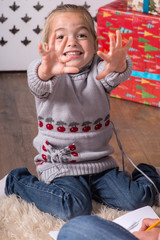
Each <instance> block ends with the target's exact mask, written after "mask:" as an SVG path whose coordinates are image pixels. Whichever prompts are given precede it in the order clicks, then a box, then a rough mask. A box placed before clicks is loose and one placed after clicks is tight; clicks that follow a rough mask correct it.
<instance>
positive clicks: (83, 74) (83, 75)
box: [68, 58, 93, 80]
mask: <svg viewBox="0 0 160 240" xmlns="http://www.w3.org/2000/svg"><path fill="white" fill-rule="evenodd" d="M92 62H93V58H92V59H91V61H90V62H89V63H88V64H87V65H85V66H84V67H82V68H81V69H80V70H79V72H78V73H69V74H68V75H69V76H70V77H71V79H72V80H80V79H81V80H85V79H86V78H87V77H88V73H89V71H90V69H91V65H92Z"/></svg>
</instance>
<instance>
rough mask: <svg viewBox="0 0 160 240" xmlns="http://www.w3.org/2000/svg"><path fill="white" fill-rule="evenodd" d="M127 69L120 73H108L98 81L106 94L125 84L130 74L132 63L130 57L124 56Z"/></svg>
mask: <svg viewBox="0 0 160 240" xmlns="http://www.w3.org/2000/svg"><path fill="white" fill-rule="evenodd" d="M126 62H127V68H126V70H125V71H124V72H122V73H117V72H112V73H109V74H108V75H107V76H106V77H105V78H104V79H102V80H100V81H101V82H102V84H103V86H104V87H105V88H106V90H107V91H108V92H111V91H112V90H113V89H114V88H116V87H117V86H118V85H119V84H120V83H122V82H125V81H126V80H127V79H128V78H129V77H130V75H131V73H132V61H131V59H130V57H129V56H128V55H127V56H126Z"/></svg>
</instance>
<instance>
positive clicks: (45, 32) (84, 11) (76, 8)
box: [41, 4, 97, 43]
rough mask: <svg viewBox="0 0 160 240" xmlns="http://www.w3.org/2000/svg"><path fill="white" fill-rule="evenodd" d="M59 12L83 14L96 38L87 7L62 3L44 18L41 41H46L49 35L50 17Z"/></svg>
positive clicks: (92, 21)
mask: <svg viewBox="0 0 160 240" xmlns="http://www.w3.org/2000/svg"><path fill="white" fill-rule="evenodd" d="M59 12H79V13H82V14H83V17H84V19H85V20H86V22H87V23H88V26H89V30H90V32H91V34H92V36H93V38H94V40H96V39H97V34H96V31H95V26H94V20H93V18H92V16H91V14H90V13H89V12H88V11H87V9H86V8H85V7H83V6H78V5H74V4H64V5H60V6H58V7H57V8H56V9H54V10H53V11H52V12H51V13H50V14H49V15H48V17H47V18H46V20H45V24H44V28H43V30H42V36H41V41H42V42H46V43H48V36H49V27H50V21H51V20H52V18H53V17H54V16H55V15H56V14H57V13H59Z"/></svg>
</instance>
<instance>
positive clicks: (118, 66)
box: [96, 30, 133, 80]
mask: <svg viewBox="0 0 160 240" xmlns="http://www.w3.org/2000/svg"><path fill="white" fill-rule="evenodd" d="M109 39H110V51H109V52H108V53H107V54H106V53H103V52H101V51H98V52H97V54H98V55H99V56H100V57H101V58H102V59H103V60H104V61H105V67H104V69H103V71H102V72H101V73H100V74H99V75H98V76H97V77H96V79H97V80H101V79H102V78H104V77H105V76H106V75H107V74H109V73H111V72H118V73H121V72H124V71H125V69H126V67H127V63H126V54H127V51H128V49H129V48H130V47H131V46H132V42H133V39H132V37H130V38H129V40H128V42H127V44H126V45H125V46H124V47H122V37H121V33H120V31H119V30H117V31H116V41H115V38H114V34H112V33H111V34H110V35H109Z"/></svg>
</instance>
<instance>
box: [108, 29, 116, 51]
mask: <svg viewBox="0 0 160 240" xmlns="http://www.w3.org/2000/svg"><path fill="white" fill-rule="evenodd" d="M109 40H110V50H111V51H112V49H113V48H115V46H116V43H115V38H114V34H113V33H110V34H109Z"/></svg>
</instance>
